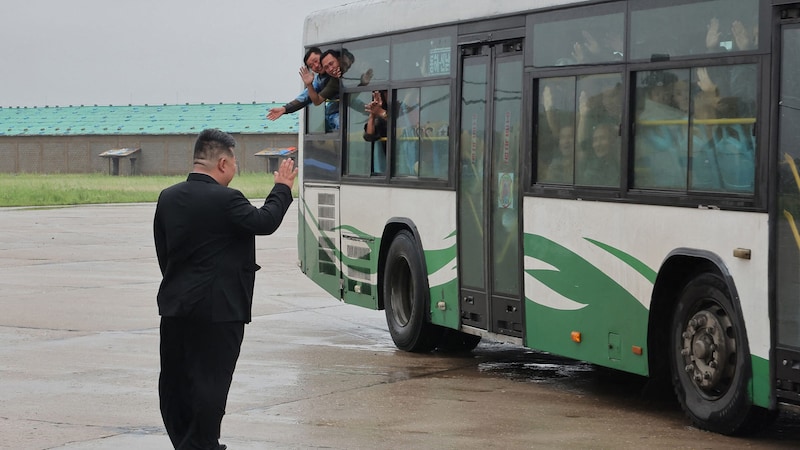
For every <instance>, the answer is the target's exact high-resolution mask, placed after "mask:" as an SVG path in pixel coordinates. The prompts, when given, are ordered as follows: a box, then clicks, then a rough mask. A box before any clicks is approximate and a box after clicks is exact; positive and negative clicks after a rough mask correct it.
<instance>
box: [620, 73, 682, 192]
mask: <svg viewBox="0 0 800 450" xmlns="http://www.w3.org/2000/svg"><path fill="white" fill-rule="evenodd" d="M689 81H690V80H689V70H688V69H682V70H656V71H649V72H640V73H638V74H637V76H636V138H635V144H634V146H635V147H634V152H635V156H634V163H633V167H634V186H635V187H637V188H661V189H681V190H683V189H686V173H687V172H686V170H687V169H686V167H687V158H688V154H689V143H688V129H689V101H688V95H687V96H686V98H685V99H684V95H683V94H680V95H676V93H677V92H678V91H680V90H684V88H683V87H682V86H686V85H688V83H689Z"/></svg>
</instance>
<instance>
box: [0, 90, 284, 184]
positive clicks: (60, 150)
mask: <svg viewBox="0 0 800 450" xmlns="http://www.w3.org/2000/svg"><path fill="white" fill-rule="evenodd" d="M282 105H283V104H282V103H280V104H278V103H250V104H239V103H237V104H191V105H190V104H186V105H139V106H136V105H129V106H96V105H95V106H83V105H81V106H56V107H47V106H45V107H13V108H0V155H3V157H2V158H0V172H2V173H91V172H104V171H109V170H110V169H111V166H112V164H111V163H112V158H108V157H103V156H100V155H101V154H103V153H107V152H108V151H109V150H115V149H139V150H138V151H135V152H133V153H132V155H131V156H132V157H134V158H135V159H134V160H133V161H132V162H130V163H129V162H126V161H122V160H119V161H117V162H116V163H117V164H120V166H119V171H118V173H119V174H121V175H127V174H131V173H138V174H148V175H155V174H161V175H172V174H181V173H186V172H188V171H189V170H191V163H192V149H193V147H194V141H195V138H196V136H197V134H198V133H200V131H202V130H204V129H206V128H219V129H220V130H223V131H225V132H228V133H231V134H232V135H233V136H234V137H235V138H236V143H237V145H236V157H237V160H238V161H239V168H240V170H242V171H247V172H259V171H266V170H267V168H268V161H266V158H263V157H259V156H256V153H259V152H260V154H267V153H269V154H274V153H276V152H277V153H280V151H281V150H283V149H291V148H296V147H297V136H298V130H299V124H298V114H286V115H284V116H282V117H281V118H280V119H278V120H275V121H270V120H267V118H266V115H267V111H269V109H270V108H272V107H275V106H282ZM265 150H266V151H265ZM110 153H111V154H113V153H114V152H110ZM107 154H108V153H107ZM120 159H122V158H120Z"/></svg>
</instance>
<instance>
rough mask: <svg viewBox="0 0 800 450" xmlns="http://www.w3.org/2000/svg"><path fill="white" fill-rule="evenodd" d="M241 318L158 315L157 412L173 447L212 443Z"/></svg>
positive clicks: (239, 341)
mask: <svg viewBox="0 0 800 450" xmlns="http://www.w3.org/2000/svg"><path fill="white" fill-rule="evenodd" d="M243 338H244V323H243V322H220V323H211V322H207V321H201V320H196V319H192V318H185V317H162V318H161V375H160V377H159V380H158V395H159V399H160V406H161V417H162V419H163V420H164V426H165V427H166V429H167V434H168V435H169V438H170V440H171V441H172V445H173V446H174V447H175V448H176V449H181V450H183V449H216V448H218V447H219V435H220V425H221V423H222V416H224V415H225V404H226V402H227V400H228V391H229V390H230V387H231V380H232V379H233V370H234V369H235V368H236V361H237V360H238V359H239V350H240V349H241V346H242V339H243Z"/></svg>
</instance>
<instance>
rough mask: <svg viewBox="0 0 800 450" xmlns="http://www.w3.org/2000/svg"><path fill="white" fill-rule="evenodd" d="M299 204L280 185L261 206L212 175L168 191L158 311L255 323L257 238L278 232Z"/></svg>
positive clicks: (160, 218)
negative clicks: (220, 182)
mask: <svg viewBox="0 0 800 450" xmlns="http://www.w3.org/2000/svg"><path fill="white" fill-rule="evenodd" d="M291 203H292V193H291V190H290V189H289V187H288V186H286V185H285V184H276V185H275V187H273V188H272V191H271V192H270V194H269V195H268V196H267V198H266V200H265V201H264V205H263V206H262V207H260V208H257V207H255V206H253V205H252V204H251V203H250V201H249V200H247V199H246V198H245V197H244V195H243V194H242V193H241V192H239V191H238V190H236V189H231V188H228V187H225V186H222V185H220V184H219V183H217V182H216V181H215V180H214V179H213V178H211V177H210V176H208V175H205V174H200V173H190V174H189V177H188V178H187V180H186V181H184V182H182V183H178V184H176V185H174V186H171V187H169V188H167V189H164V190H163V191H162V192H161V195H160V196H159V198H158V204H157V205H156V213H155V219H154V221H153V234H154V237H155V246H156V254H157V256H158V264H159V266H160V267H161V274H162V275H163V277H164V278H163V280H162V281H161V287H160V288H159V290H158V312H159V314H160V315H162V316H168V317H194V318H197V319H199V320H204V321H211V322H245V323H247V322H250V319H251V309H252V304H253V286H254V284H255V274H256V271H257V270H258V269H260V267H259V266H258V265H257V264H256V253H255V236H256V235H265V234H272V233H273V232H274V231H275V230H277V229H278V226H279V225H280V224H281V221H282V220H283V216H284V215H285V214H286V210H287V209H288V208H289V205H290V204H291Z"/></svg>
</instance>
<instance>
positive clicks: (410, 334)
mask: <svg viewBox="0 0 800 450" xmlns="http://www.w3.org/2000/svg"><path fill="white" fill-rule="evenodd" d="M413 230H414V229H413V228H411V227H409V226H407V225H404V224H401V223H393V224H391V226H387V229H386V231H385V232H384V235H383V239H382V242H385V243H386V244H385V245H382V246H381V247H382V248H381V257H380V261H381V262H380V263H379V271H378V273H379V276H378V284H379V286H380V288H379V292H380V299H379V305H380V306H379V307H382V308H383V309H384V312H385V315H386V323H387V325H388V327H389V333H390V334H391V336H392V340H393V341H394V343H395V345H396V346H397V348H399V349H401V350H405V351H409V352H419V353H422V352H428V351H431V350H433V349H434V348H435V346H436V345H437V343H438V341H439V334H440V332H441V329H440V327H437V326H435V325H433V324H431V323H430V320H429V318H428V314H429V305H430V299H429V296H430V295H429V288H428V277H427V271H426V266H425V259H424V256H423V255H424V254H423V252H422V246H421V244H420V242H419V239H418V238H417V235H416V233H414V232H413Z"/></svg>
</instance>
